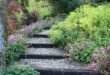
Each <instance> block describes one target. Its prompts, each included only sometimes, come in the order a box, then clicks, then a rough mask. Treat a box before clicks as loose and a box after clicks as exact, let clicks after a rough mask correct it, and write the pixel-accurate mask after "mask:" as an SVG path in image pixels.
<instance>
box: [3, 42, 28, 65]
mask: <svg viewBox="0 0 110 75" xmlns="http://www.w3.org/2000/svg"><path fill="white" fill-rule="evenodd" d="M26 49H27V46H26V45H25V44H24V43H21V42H17V43H14V44H8V45H7V47H6V52H5V61H6V64H7V65H9V64H12V63H13V62H14V61H17V60H19V56H20V55H21V54H23V53H25V51H26Z"/></svg>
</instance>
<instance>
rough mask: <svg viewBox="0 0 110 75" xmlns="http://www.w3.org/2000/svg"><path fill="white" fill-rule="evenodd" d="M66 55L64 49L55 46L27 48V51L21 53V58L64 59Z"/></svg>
mask: <svg viewBox="0 0 110 75" xmlns="http://www.w3.org/2000/svg"><path fill="white" fill-rule="evenodd" d="M68 57H69V56H66V55H65V52H64V50H59V49H55V48H29V49H28V51H27V53H25V54H23V55H21V58H23V59H64V58H68Z"/></svg>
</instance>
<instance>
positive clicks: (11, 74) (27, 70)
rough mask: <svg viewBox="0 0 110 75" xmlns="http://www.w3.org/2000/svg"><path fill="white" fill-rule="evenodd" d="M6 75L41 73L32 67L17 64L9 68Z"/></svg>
mask: <svg viewBox="0 0 110 75" xmlns="http://www.w3.org/2000/svg"><path fill="white" fill-rule="evenodd" d="M4 75H40V73H39V72H37V71H35V70H34V69H33V68H31V67H30V66H27V65H19V64H16V65H10V66H8V67H7V68H6V70H5V72H4Z"/></svg>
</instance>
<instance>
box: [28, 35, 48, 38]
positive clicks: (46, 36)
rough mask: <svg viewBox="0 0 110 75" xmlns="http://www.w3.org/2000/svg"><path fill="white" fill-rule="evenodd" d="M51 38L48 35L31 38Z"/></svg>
mask: <svg viewBox="0 0 110 75" xmlns="http://www.w3.org/2000/svg"><path fill="white" fill-rule="evenodd" d="M35 37H36V38H49V37H48V35H33V36H32V37H30V38H35Z"/></svg>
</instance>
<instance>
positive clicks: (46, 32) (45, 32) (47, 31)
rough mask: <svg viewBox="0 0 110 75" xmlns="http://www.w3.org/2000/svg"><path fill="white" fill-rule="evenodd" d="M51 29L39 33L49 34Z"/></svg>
mask: <svg viewBox="0 0 110 75" xmlns="http://www.w3.org/2000/svg"><path fill="white" fill-rule="evenodd" d="M49 31H50V30H43V31H42V32H41V33H39V34H42V35H49Z"/></svg>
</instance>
